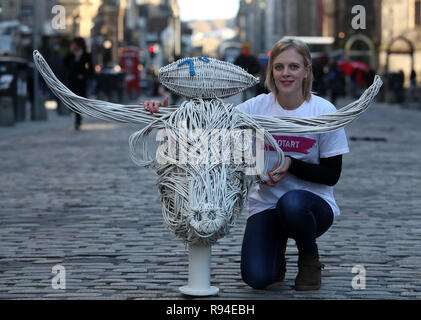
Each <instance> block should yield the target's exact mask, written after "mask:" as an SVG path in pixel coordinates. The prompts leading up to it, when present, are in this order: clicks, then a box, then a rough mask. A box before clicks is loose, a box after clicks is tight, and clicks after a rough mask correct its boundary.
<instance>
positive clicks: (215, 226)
mask: <svg viewBox="0 0 421 320" xmlns="http://www.w3.org/2000/svg"><path fill="white" fill-rule="evenodd" d="M226 219H227V217H226V215H225V214H224V212H223V211H222V208H219V207H217V206H215V204H212V203H203V204H200V205H199V206H198V207H196V208H191V211H190V214H189V224H190V225H191V226H192V227H193V228H194V229H195V230H196V232H198V233H199V234H203V235H208V234H213V233H214V232H218V231H219V230H221V228H223V227H224V226H225V225H226Z"/></svg>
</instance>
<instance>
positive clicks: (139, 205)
mask: <svg viewBox="0 0 421 320" xmlns="http://www.w3.org/2000/svg"><path fill="white" fill-rule="evenodd" d="M338 106H339V107H341V106H343V103H342V104H340V103H339V104H338ZM49 116H50V119H49V120H48V121H47V122H26V123H19V124H17V125H16V126H15V127H10V128H9V127H0V150H1V151H0V163H1V166H0V177H1V179H0V243H1V247H0V299H190V298H189V297H186V296H183V295H181V294H180V293H179V291H178V288H179V287H180V286H183V285H186V284H187V275H188V251H187V249H186V248H185V246H184V244H183V243H182V241H181V240H180V239H178V238H176V237H175V236H174V235H173V234H172V233H171V232H170V231H169V230H168V228H167V226H166V224H165V222H164V219H163V217H162V213H161V205H160V203H159V202H158V192H157V187H156V174H155V172H154V171H153V170H150V169H145V168H140V167H137V166H136V165H135V164H134V163H133V162H132V161H131V159H130V157H129V146H128V139H129V136H130V135H131V134H132V133H134V132H135V131H137V130H139V129H140V127H139V126H135V125H128V124H119V123H112V122H102V121H98V120H93V119H89V118H87V117H84V120H83V125H82V130H81V131H74V130H73V116H72V117H57V116H55V115H54V113H53V112H52V111H50V112H49ZM420 124H421V112H420V111H419V110H410V109H403V108H400V107H399V106H396V105H394V106H391V105H384V104H379V103H376V104H374V105H373V106H372V107H371V108H370V109H369V110H368V111H367V112H366V113H365V114H363V116H362V117H361V118H359V119H357V120H356V121H355V122H353V123H352V124H351V125H349V126H348V127H347V129H346V132H347V136H348V141H349V146H350V150H351V152H350V153H349V154H347V155H345V156H344V160H343V161H344V162H343V170H342V176H341V179H340V181H339V183H338V184H337V185H336V187H335V197H336V201H337V203H338V204H339V206H340V208H341V215H340V216H339V218H338V219H337V220H336V221H335V223H334V225H333V226H332V227H331V229H330V230H329V231H328V232H327V233H326V234H324V235H323V236H322V237H321V238H319V240H318V246H319V253H320V257H321V258H320V260H321V262H322V263H324V264H325V269H324V270H323V273H322V275H323V278H322V281H323V283H322V288H321V289H320V290H319V291H310V292H297V291H295V290H294V289H293V285H294V279H295V276H296V274H297V265H296V264H297V250H296V247H295V243H294V241H293V240H289V242H288V248H287V274H286V280H285V281H284V282H283V283H282V284H279V285H277V286H273V287H272V288H270V289H268V290H254V289H252V288H250V287H249V286H247V285H246V284H245V283H244V282H243V281H242V280H241V275H240V250H241V242H242V236H243V232H244V228H245V221H246V216H247V214H246V212H244V214H243V215H242V216H241V217H240V218H239V219H238V220H237V224H236V226H235V227H234V228H233V229H232V230H231V234H230V235H228V236H226V237H225V238H223V239H221V240H220V241H219V242H218V244H217V245H215V246H214V247H213V248H212V269H211V284H212V285H213V286H217V287H219V289H220V293H219V295H218V296H217V297H210V299H215V298H216V299H420V298H421V270H420V265H421V241H420V239H421V209H420V208H421V190H420V186H421V171H420V158H421V134H420V133H421V125H420ZM55 265H62V266H64V267H65V270H66V289H64V290H63V289H53V288H52V279H53V277H54V276H55V274H54V273H52V268H53V267H54V266H55ZM355 266H363V267H364V269H365V272H366V281H365V289H360V290H358V289H354V288H353V286H352V280H353V278H354V277H355V276H357V275H358V273H353V272H352V269H353V267H355ZM357 269H358V267H357ZM358 270H360V271H361V268H360V269H358ZM360 284H361V283H360ZM203 299H207V298H203Z"/></svg>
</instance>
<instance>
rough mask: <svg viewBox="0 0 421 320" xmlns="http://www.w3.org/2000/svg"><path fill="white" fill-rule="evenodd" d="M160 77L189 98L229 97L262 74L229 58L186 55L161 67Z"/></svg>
mask: <svg viewBox="0 0 421 320" xmlns="http://www.w3.org/2000/svg"><path fill="white" fill-rule="evenodd" d="M159 81H160V82H161V83H162V84H163V85H164V86H165V87H167V88H168V89H169V90H171V91H173V92H175V93H177V94H179V95H181V96H183V97H186V98H202V99H213V98H227V97H229V96H233V95H235V94H237V93H239V92H241V91H243V90H245V89H247V88H249V87H252V86H254V85H256V84H257V83H258V82H259V78H256V77H254V76H252V75H251V74H249V73H248V72H247V71H245V70H244V69H242V68H240V67H238V66H236V65H233V64H232V63H229V62H224V61H220V60H217V59H213V58H203V57H194V58H184V59H180V60H178V61H175V62H173V63H171V64H169V65H166V66H164V67H162V68H161V69H159Z"/></svg>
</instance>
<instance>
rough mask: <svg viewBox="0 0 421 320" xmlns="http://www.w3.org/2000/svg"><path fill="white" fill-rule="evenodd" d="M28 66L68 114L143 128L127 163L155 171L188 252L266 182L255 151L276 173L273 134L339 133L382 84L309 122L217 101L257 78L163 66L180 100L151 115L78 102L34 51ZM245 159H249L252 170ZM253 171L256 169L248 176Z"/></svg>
mask: <svg viewBox="0 0 421 320" xmlns="http://www.w3.org/2000/svg"><path fill="white" fill-rule="evenodd" d="M34 61H35V64H36V67H37V69H38V70H39V72H40V73H41V75H42V76H43V78H44V80H45V81H46V83H47V85H48V86H49V87H50V88H51V90H52V91H53V92H54V93H55V94H56V95H57V97H58V98H60V99H61V101H62V102H63V103H64V104H65V105H66V106H67V107H68V108H70V109H71V110H73V111H74V112H78V113H80V114H84V115H88V116H91V117H95V118H99V119H103V120H112V121H119V122H128V123H137V124H146V126H145V127H144V128H143V129H142V130H140V131H138V132H136V133H134V134H133V135H131V137H130V139H129V145H130V154H131V158H132V160H133V161H134V162H135V163H136V164H137V165H140V166H146V167H152V168H154V169H155V170H156V172H157V174H158V181H157V185H158V191H159V196H160V202H161V204H162V210H163V216H164V219H165V221H166V223H167V225H168V227H169V229H170V230H171V231H172V232H174V234H175V235H177V236H178V237H180V238H182V239H183V240H184V241H185V242H186V243H188V244H189V245H193V246H209V247H210V246H211V245H213V244H215V242H216V241H217V240H218V239H220V238H221V237H223V236H225V235H226V234H227V233H228V232H229V230H230V227H231V226H232V225H233V224H234V222H235V218H236V217H237V216H238V215H239V214H240V213H241V211H242V208H243V204H244V202H245V200H247V194H248V190H249V188H250V187H251V186H252V184H253V183H254V182H256V181H258V180H259V179H266V178H267V176H266V171H267V169H268V168H265V163H263V167H262V164H261V163H260V164H257V165H256V163H257V162H259V161H258V159H259V148H258V146H259V145H260V146H261V145H262V144H266V145H270V146H272V147H273V149H274V150H275V152H276V153H277V156H278V160H277V163H276V165H277V167H278V168H281V167H282V166H283V163H284V155H283V153H282V150H281V149H280V148H279V146H278V144H277V143H276V141H275V140H274V138H273V137H272V135H273V134H309V133H325V132H331V131H335V130H338V129H341V128H343V127H344V126H346V125H347V124H348V123H350V122H351V121H353V120H355V119H356V118H357V117H358V116H360V115H361V114H362V113H363V112H364V111H365V110H367V108H368V107H369V105H370V102H371V101H372V99H373V98H374V97H375V95H376V94H377V92H378V90H379V88H380V87H381V85H382V81H381V79H380V77H378V76H376V77H375V79H374V82H373V84H372V85H371V86H370V87H369V88H368V89H367V90H366V91H365V92H364V93H363V94H362V96H361V97H360V99H358V100H357V101H355V102H353V103H351V104H349V105H347V106H345V107H343V108H342V109H340V110H338V111H337V112H335V113H333V114H327V115H320V116H317V117H312V118H294V117H266V116H257V115H247V114H244V113H242V112H240V111H238V110H237V109H236V108H235V107H234V106H233V105H232V104H225V103H224V102H223V100H222V99H223V98H227V97H229V96H233V95H235V94H237V93H239V92H241V91H243V90H245V89H247V88H249V87H251V86H254V85H255V84H257V83H258V81H259V80H258V78H255V77H253V76H252V75H250V74H248V73H247V72H246V71H245V70H243V69H241V68H240V67H238V66H235V65H233V64H230V63H227V62H223V61H220V60H217V59H212V58H207V57H195V58H184V59H181V60H178V61H176V62H173V63H171V64H169V65H167V66H164V67H162V68H161V69H160V70H159V80H160V82H161V84H163V85H164V86H165V87H167V88H168V89H170V90H171V91H173V92H175V93H177V94H179V95H181V96H183V97H185V98H186V100H185V101H184V102H183V103H182V104H181V105H180V106H172V107H167V108H161V109H160V113H159V114H153V115H152V114H150V113H149V112H148V111H146V110H144V109H143V108H142V107H139V106H138V105H120V104H114V103H110V102H104V101H99V100H92V99H87V98H83V97H80V96H77V95H75V94H74V93H72V92H71V91H70V90H69V89H68V88H66V86H64V85H63V84H62V83H61V82H60V81H59V80H58V79H57V78H56V77H55V75H54V74H53V72H52V71H51V69H50V68H49V66H48V65H47V63H46V62H45V60H44V59H43V57H42V55H41V54H40V53H39V52H38V51H34ZM154 129H157V130H158V134H157V139H158V140H159V141H161V144H160V145H159V147H158V149H157V152H156V155H155V157H151V156H150V155H149V154H148V145H147V140H148V139H147V138H148V136H149V135H150V133H151V132H152V131H153V130H154ZM245 133H247V134H245ZM250 138H251V139H250ZM139 145H141V146H142V148H141V150H139ZM260 149H262V148H260ZM253 150H254V151H253ZM238 154H240V156H239V157H237V158H236V157H235V155H238ZM245 155H248V156H245ZM251 155H252V156H251ZM246 158H247V159H248V160H250V159H254V164H253V163H252V162H253V161H251V162H250V161H247V159H246ZM253 165H254V168H256V167H259V166H260V170H253V169H252V168H253ZM262 168H263V169H262ZM275 172H276V171H275Z"/></svg>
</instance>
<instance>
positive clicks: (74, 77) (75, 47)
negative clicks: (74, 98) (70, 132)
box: [63, 37, 94, 130]
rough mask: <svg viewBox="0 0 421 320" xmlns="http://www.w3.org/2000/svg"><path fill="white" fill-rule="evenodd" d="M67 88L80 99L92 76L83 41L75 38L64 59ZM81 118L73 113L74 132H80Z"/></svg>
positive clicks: (84, 95) (88, 55) (88, 54)
mask: <svg viewBox="0 0 421 320" xmlns="http://www.w3.org/2000/svg"><path fill="white" fill-rule="evenodd" d="M63 65H64V69H65V74H66V81H67V86H68V87H69V89H70V90H71V91H73V92H74V93H75V94H77V95H78V96H81V97H86V95H87V89H88V85H89V80H90V78H91V77H92V76H93V74H94V67H93V64H92V57H91V54H90V53H88V52H87V49H86V43H85V40H84V39H83V38H81V37H76V38H74V39H73V40H72V42H71V43H70V52H69V54H68V55H67V56H66V57H65V59H64V63H63ZM81 124H82V116H81V115H80V114H78V113H75V130H80V126H81Z"/></svg>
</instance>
